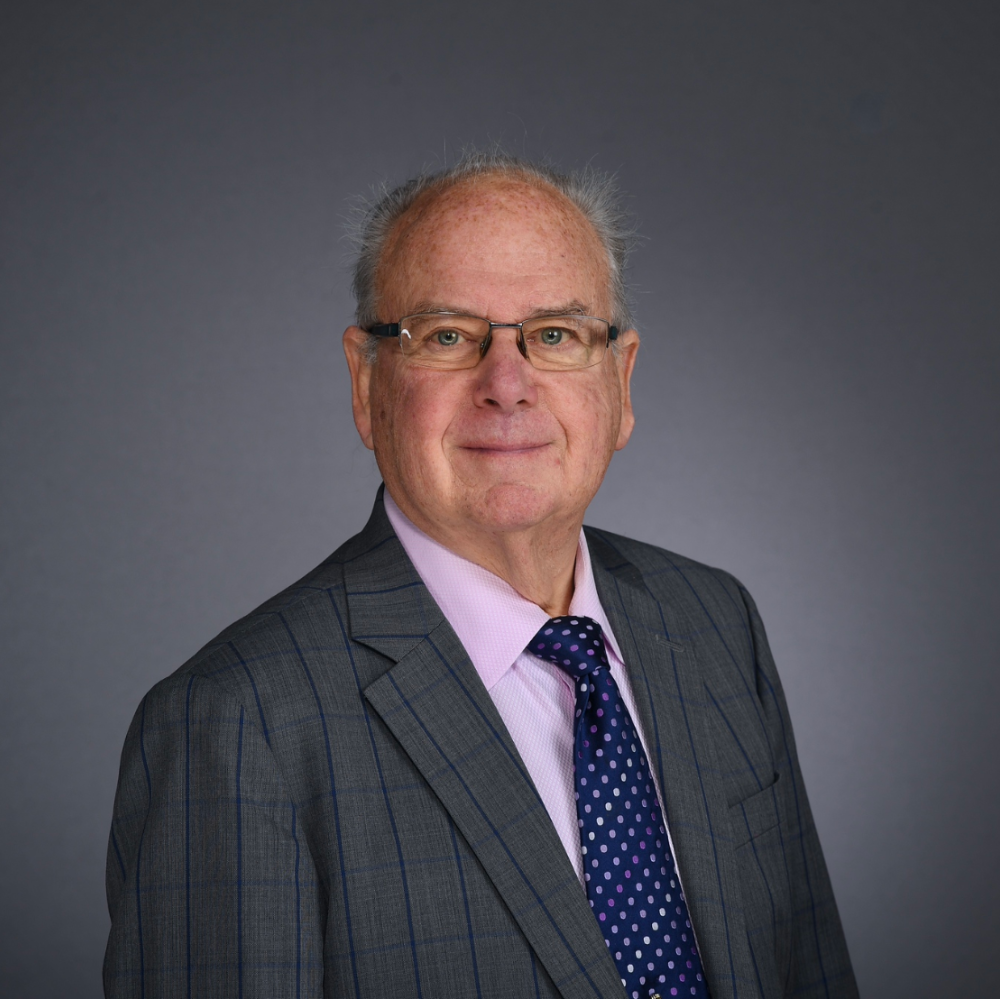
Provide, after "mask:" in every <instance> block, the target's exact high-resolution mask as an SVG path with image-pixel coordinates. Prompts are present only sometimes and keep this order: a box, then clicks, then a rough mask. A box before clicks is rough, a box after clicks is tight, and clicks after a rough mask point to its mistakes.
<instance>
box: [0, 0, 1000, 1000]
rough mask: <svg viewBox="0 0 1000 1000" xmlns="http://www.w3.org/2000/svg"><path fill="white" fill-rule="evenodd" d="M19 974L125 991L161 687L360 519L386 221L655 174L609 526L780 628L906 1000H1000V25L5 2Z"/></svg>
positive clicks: (8, 853) (673, 6) (924, 15)
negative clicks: (119, 861)
mask: <svg viewBox="0 0 1000 1000" xmlns="http://www.w3.org/2000/svg"><path fill="white" fill-rule="evenodd" d="M0 21H2V23H0V80H2V108H0V115H2V117H0V142H2V151H3V152H2V166H0V171H2V173H0V189H2V204H0V228H2V241H0V242H2V250H0V253H2V257H0V268H2V270H0V323H2V343H0V347H2V356H0V392H2V401H3V408H2V424H0V467H2V470H3V480H2V491H0V504H2V511H0V532H2V547H3V548H2V552H3V555H2V578H0V588H2V589H0V630H2V632H0V634H2V664H3V686H2V692H3V696H2V698H0V713H2V716H0V767H2V770H3V788H2V790H0V802H2V803H3V808H2V810H0V865H2V886H3V907H2V910H3V914H2V918H3V924H2V926H0V982H2V989H3V991H4V992H5V994H6V995H8V996H9V995H17V996H68V997H77V996H94V995H97V994H98V992H99V989H100V986H99V969H100V962H101V958H102V952H103V946H104V939H105V935H106V933H107V926H108V921H107V915H106V910H105V906H104V899H103V864H104V851H105V844H106V837H107V828H108V821H109V816H110V811H111V802H112V796H113V793H114V786H115V780H116V772H117V764H118V753H119V750H120V746H121V742H122V739H123V737H124V735H125V730H126V728H127V726H128V723H129V720H130V717H131V714H132V712H133V710H134V709H135V706H136V704H137V703H138V700H139V699H140V697H141V696H142V694H143V693H144V692H145V691H146V689H147V688H148V687H149V686H150V685H151V684H152V683H153V682H154V681H156V680H157V679H158V678H160V677H161V676H163V675H164V674H166V673H168V672H170V671H171V670H172V669H174V668H175V667H177V666H178V665H179V664H180V663H181V662H182V661H183V660H184V659H186V658H187V657H188V656H189V655H190V654H191V653H193V652H194V651H195V650H196V649H197V648H198V647H199V646H201V645H202V644H203V643H205V642H206V641H207V640H209V639H210V638H211V637H212V636H213V635H214V634H215V633H216V632H217V631H218V630H219V629H221V628H222V627H223V626H224V625H226V624H227V623H228V622H229V621H230V620H232V619H233V618H235V617H238V616H240V615H242V614H243V613H245V612H247V611H248V610H250V609H251V608H252V607H254V606H255V605H256V604H257V603H258V602H260V601H262V600H263V599H264V598H266V597H268V596H269V595H270V594H271V593H273V592H274V591H276V590H278V589H279V588H281V587H283V586H284V585H286V584H287V583H289V582H290V581H291V580H293V579H295V578H296V577H298V576H299V575H300V574H302V573H303V572H305V571H306V570H307V569H309V568H310V567H311V566H313V565H314V564H315V563H317V562H319V561H320V560H321V559H322V558H324V557H325V556H326V555H327V554H328V552H329V551H331V550H332V549H333V548H334V547H335V546H336V545H337V544H339V543H340V542H341V541H343V540H344V539H345V538H346V537H347V536H348V535H350V534H352V533H353V532H354V531H355V530H357V529H358V528H360V526H361V525H362V524H363V522H364V520H365V518H366V516H367V512H368V510H369V507H370V504H371V500H372V497H373V494H374V491H375V488H376V485H377V483H378V475H377V472H376V471H375V469H374V465H373V463H372V461H371V459H370V457H369V455H368V453H367V452H366V451H365V450H364V449H363V448H362V446H361V445H360V443H359V442H358V441H357V437H356V434H355V432H354V429H353V426H352V425H351V420H350V410H349V398H348V380H347V377H346V374H345V370H344V366H343V362H342V359H341V354H340V334H341V332H342V330H343V328H344V326H345V325H346V324H347V323H348V321H349V319H350V315H351V308H352V302H351V299H350V296H349V290H348V280H347V272H346V268H345V264H344V258H345V255H346V253H347V249H348V248H347V245H346V244H345V242H344V240H343V238H342V233H343V221H344V217H345V216H346V214H347V213H348V212H349V210H350V206H351V200H350V199H351V196H352V195H355V194H357V193H359V192H364V191H365V190H366V189H367V188H368V187H369V186H370V184H371V183H373V182H374V181H376V180H378V179H379V178H383V177H384V178H388V179H390V180H400V179H403V178H404V177H406V176H407V175H409V174H410V173H412V172H413V171H415V170H417V169H419V168H420V167H421V166H423V165H425V164H426V165H429V166H439V165H441V164H442V163H444V162H450V161H451V160H453V159H454V157H455V154H456V151H457V150H458V148H459V147H460V145H461V144H462V143H463V142H468V141H473V140H474V141H480V142H481V141H484V140H488V139H501V140H504V141H505V142H506V143H507V144H508V145H509V146H510V147H512V148H514V149H515V150H516V151H522V152H525V153H527V154H528V155H545V154H548V155H550V156H551V157H552V158H554V159H555V160H556V161H557V162H558V163H560V164H562V165H565V166H574V165H576V166H578V165H581V164H584V163H586V162H593V163H594V164H595V165H597V166H599V167H601V168H604V169H608V170H612V171H617V172H618V174H619V176H620V178H621V182H622V184H623V186H624V188H625V189H626V190H627V191H628V192H629V194H630V196H631V205H632V207H633V209H634V211H635V213H636V215H637V216H638V218H639V220H640V224H641V230H642V233H643V234H644V236H645V238H646V239H645V242H644V245H643V247H642V249H641V250H640V252H639V254H638V255H637V257H636V260H635V266H634V269H633V272H632V278H631V280H632V283H633V285H634V290H635V300H636V305H637V314H638V317H639V325H640V329H641V332H642V333H643V335H644V343H643V348H642V353H641V355H640V370H639V372H638V374H637V376H636V394H637V401H636V406H637V410H638V417H639V425H638V429H637V431H636V434H635V437H634V438H633V442H632V444H631V445H630V446H629V448H628V449H627V450H626V451H625V452H624V453H623V454H621V455H620V456H619V457H617V458H616V459H615V461H614V463H613V465H612V468H611V472H610V474H609V476H608V480H607V483H606V485H605V486H604V488H603V490H602V492H601V494H600V495H599V497H598V499H597V500H596V502H595V503H594V506H593V509H592V514H591V517H590V521H591V523H594V524H597V525H601V526H603V527H607V528H610V529H612V530H616V531H621V532H624V533H627V534H630V535H633V536H635V537H638V538H641V539H644V540H647V541H650V542H654V543H657V544H660V545H664V546H667V547H669V548H672V549H675V550H678V551H681V552H683V553H685V554H687V555H690V556H693V557H695V558H698V559H701V560H704V561H707V562H710V563H714V564H719V565H722V566H724V567H726V568H727V569H729V570H731V571H732V572H734V573H736V574H737V575H738V576H739V577H740V578H741V579H742V580H743V581H744V582H745V583H746V584H747V586H748V587H749V588H750V589H751V591H752V592H753V593H754V595H755V596H756V598H757V600H758V602H759V604H760V606H761V609H762V612H763V614H764V618H765V621H766V622H767V623H768V626H769V630H770V635H771V639H772V643H773V646H774V651H775V654H776V657H777V659H778V663H779V666H780V667H781V669H782V672H783V677H784V681H785V685H786V688H787V691H788V696H789V701H790V703H791V707H792V714H793V718H794V720H795V723H796V728H797V735H798V741H799V747H800V751H801V756H802V763H803V768H804V771H805V774H806V778H807V781H808V783H809V787H810V790H811V795H812V802H813V806H814V810H815V813H816V819H817V822H818V825H819V829H820V834H821V837H822V839H823V843H824V845H825V849H826V855H827V859H828V861H829V865H830V869H831V872H832V876H833V881H834V885H835V887H836V890H837V894H838V897H839V901H840V907H841V913H842V915H843V919H844V923H845V926H846V930H847V936H848V940H849V942H850V946H851V949H852V953H853V956H854V960H855V964H856V968H857V972H858V979H859V981H860V984H861V988H862V991H863V993H864V994H866V995H868V996H996V995H997V991H998V990H1000V970H998V964H997V962H996V961H994V960H993V958H994V953H995V950H996V944H995V942H996V941H997V938H998V933H1000V919H998V907H997V905H996V901H995V897H996V892H997V887H998V878H997V876H998V862H997V856H998V855H997V849H996V848H997V839H998V838H997V834H998V828H1000V805H998V798H997V795H996V787H997V776H998V769H1000V764H998V760H1000V755H998V750H1000V746H998V743H1000V741H998V736H997V726H996V721H995V720H996V711H997V704H998V701H997V695H998V688H1000V681H998V674H997V669H996V667H997V660H998V655H997V642H996V640H997V631H998V630H997V617H998V615H997V612H998V604H1000V602H998V582H997V575H996V567H997V556H998V554H1000V553H998V528H997V518H996V512H997V508H998V499H1000V498H998V493H1000V490H998V486H1000V477H998V471H997V461H996V460H997V454H998V440H997V439H998V429H1000V413H998V393H997V377H998V356H1000V352H998V336H997V326H998V322H997V320H998V315H997V311H998V310H997V301H998V296H997V272H998V249H1000V246H998V244H1000V228H998V222H1000V219H998V214H1000V213H998V193H997V191H998V181H1000V162H998V160H1000V157H998V99H1000V86H998V84H1000V80H998V75H1000V74H998V62H1000V59H998V55H997V52H998V41H1000V31H998V29H1000V5H997V4H995V3H983V4H976V3H931V4H928V3H916V2H911V3H893V2H881V3H870V2H864V3H856V4H855V3H844V2H839V3H833V2H826V3H819V4H813V3H803V2H796V3H777V2H757V3H742V2H741V3H722V4H720V3H656V4H653V3H648V4H636V3H629V2H621V0H617V2H615V3H592V2H582V0H575V2H573V3H572V4H561V3H538V2H532V3H510V2H508V3H502V4H494V5H474V4H471V3H426V2H425V3H421V4H412V3H411V4H404V3H381V4H362V3H359V2H354V3H351V4H347V3H344V4H339V3H296V2H282V3H278V2H273V3H267V4H264V3H251V2H246V0H244V2H241V3H197V4H191V3H179V2H172V3H163V4H148V3H124V2H123V3H118V4H111V5H108V4H102V3H87V4H83V3H78V2H73V3H65V4H52V3H42V2H38V0H32V2H30V3H26V4H25V3H10V2H8V3H6V4H4V5H3V7H2V9H0Z"/></svg>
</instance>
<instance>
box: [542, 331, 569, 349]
mask: <svg viewBox="0 0 1000 1000" xmlns="http://www.w3.org/2000/svg"><path fill="white" fill-rule="evenodd" d="M565 337H566V331H565V330H562V329H560V328H559V327H558V326H547V327H545V329H543V330H539V331H538V342H539V343H540V344H541V345H542V346H543V347H555V346H556V345H557V344H561V343H562V342H563V340H564V339H565Z"/></svg>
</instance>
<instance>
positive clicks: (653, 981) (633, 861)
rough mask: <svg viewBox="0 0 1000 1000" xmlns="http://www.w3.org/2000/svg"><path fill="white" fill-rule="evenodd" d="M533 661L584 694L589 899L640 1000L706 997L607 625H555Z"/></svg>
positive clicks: (579, 733) (583, 814) (579, 807)
mask: <svg viewBox="0 0 1000 1000" xmlns="http://www.w3.org/2000/svg"><path fill="white" fill-rule="evenodd" d="M528 652H531V653H534V654H535V656H538V657H540V658H541V659H543V660H550V661H551V662H552V663H555V664H558V666H560V667H561V668H562V669H563V670H565V671H566V673H568V674H569V675H570V677H572V678H573V681H574V683H575V685H576V739H575V747H574V753H575V761H574V764H575V767H574V773H575V778H576V812H577V817H578V822H579V826H580V844H581V849H582V851H583V867H584V879H585V880H586V886H587V898H588V899H589V900H590V905H591V907H592V908H593V910H594V915H595V916H596V917H597V920H598V922H599V924H600V927H601V930H602V931H603V932H604V943H605V944H606V945H607V946H608V948H609V950H610V951H611V954H612V955H613V956H614V960H615V964H616V965H617V966H618V972H619V974H620V975H621V977H622V985H623V986H624V987H625V992H626V993H627V994H628V996H630V997H655V996H663V997H668V996H669V997H678V996H680V997H704V996H707V993H706V991H705V979H704V976H703V974H702V969H701V959H700V958H699V957H698V949H697V947H696V946H695V940H694V933H693V932H692V930H691V919H690V917H689V916H688V910H687V905H686V903H685V902H684V896H683V895H682V893H681V888H680V879H679V878H678V876H677V869H676V868H675V867H674V861H673V858H672V857H671V856H670V842H669V840H668V839H667V831H666V825H665V823H664V820H663V817H662V815H661V812H660V803H659V801H658V799H657V797H656V786H655V785H654V784H653V776H652V773H651V772H650V769H649V764H648V762H647V761H646V756H645V753H644V752H643V749H642V744H641V743H640V742H639V734H638V732H637V731H636V728H635V724H634V723H633V722H632V717H631V716H630V715H629V712H628V709H627V708H626V707H625V704H624V702H623V701H622V699H621V696H620V694H619V692H618V685H617V684H615V681H614V678H613V677H612V676H611V670H610V668H609V665H608V657H607V654H606V652H605V649H604V638H603V636H602V634H601V626H600V625H599V624H598V623H597V622H595V621H594V620H593V619H592V618H585V617H583V616H582V615H578V616H576V617H571V616H565V617H562V618H550V619H549V621H548V622H546V623H545V625H544V626H543V627H542V628H541V629H540V630H539V632H538V634H537V635H536V636H535V638H534V639H532V640H531V642H530V643H529V645H528Z"/></svg>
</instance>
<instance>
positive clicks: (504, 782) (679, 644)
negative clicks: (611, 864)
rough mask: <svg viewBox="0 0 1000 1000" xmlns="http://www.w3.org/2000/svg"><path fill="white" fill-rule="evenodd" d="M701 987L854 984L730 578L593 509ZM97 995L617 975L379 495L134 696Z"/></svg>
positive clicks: (574, 993)
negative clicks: (612, 528) (291, 577)
mask: <svg viewBox="0 0 1000 1000" xmlns="http://www.w3.org/2000/svg"><path fill="white" fill-rule="evenodd" d="M587 538H588V542H589V545H590V551H591V554H592V558H593V563H594V576H595V579H596V582H597V588H598V592H599V594H600V597H601V602H602V604H603V606H604V608H605V610H606V612H607V614H608V618H609V620H610V622H611V624H612V627H613V629H614V633H615V636H616V637H617V639H618V640H619V643H620V644H621V647H622V652H623V654H624V657H625V662H626V664H627V667H628V670H629V672H630V674H631V677H632V686H633V689H634V691H635V697H636V702H637V704H638V710H639V712H640V714H641V716H642V723H643V726H644V728H645V732H646V733H647V734H648V736H649V740H650V742H651V744H652V745H651V747H650V750H651V753H652V757H653V763H654V766H655V767H656V768H657V769H658V773H659V779H660V783H661V787H662V788H663V789H664V796H665V799H666V801H665V803H664V806H665V812H666V815H667V818H668V822H669V824H670V831H671V834H672V837H673V841H674V845H675V850H676V855H677V862H678V865H679V868H680V871H681V875H682V878H683V879H684V884H685V887H686V890H687V900H688V905H689V907H690V911H691V916H692V920H693V923H694V927H695V931H696V933H697V936H698V941H699V944H700V948H701V955H702V960H703V963H704V966H705V970H706V976H707V982H708V987H709V992H710V995H711V996H717V997H724V996H748V997H749V996H757V997H759V996H767V997H776V996H785V995H788V996H791V995H795V996H856V995H857V994H856V992H855V990H856V987H855V984H854V979H853V976H852V973H851V966H850V960H849V958H848V955H847V949H846V946H845V944H844V938H843V934H842V932H841V928H840V922H839V919H838V916H837V909H836V905H835V903H834V899H833V895H832V893H831V889H830V883H829V879H828V877H827V872H826V867H825V865H824V863H823V857H822V853H821V851H820V846H819V841H818V840H817V837H816V831H815V829H814V827H813V822H812V817H811V815H810V811H809V805H808V802H807V800H806V793H805V789H804V787H803V785H802V779H801V776H800V774H799V766H798V762H797V760H796V755H795V747H794V743H793V739H792V731H791V727H790V725H789V720H788V714H787V711H786V707H785V702H784V698H783V696H782V692H781V687H780V684H779V682H778V677H777V674H776V673H775V669H774V664H773V662H772V660H771V655H770V653H769V651H768V647H767V640H766V638H765V636H764V629H763V626H762V625H761V622H760V619H759V618H758V616H757V612H756V609H755V608H754V605H753V602H752V600H751V599H750V596H749V595H748V594H747V592H746V591H745V590H743V588H742V587H741V586H740V585H739V583H737V582H736V581H735V580H734V579H733V578H732V577H730V576H728V575H727V574H725V573H723V572H721V571H719V570H715V569H711V568H709V567H706V566H702V565H699V564H698V563H694V562H691V561H690V560H687V559H683V558H680V557H678V556H675V555H672V554H670V553H668V552H665V551H663V550H661V549H657V548H654V547H652V546H649V545H644V544H641V543H638V542H634V541H631V540H629V539H626V538H621V537H619V536H616V535H611V534H608V533H606V532H603V531H595V530H591V529H588V531H587ZM107 883H108V900H109V906H110V910H111V917H112V930H111V937H110V940H109V942H108V949H107V956H106V959H105V972H104V974H105V988H106V991H107V994H108V995H109V996H211V997H218V996H236V995H246V996H272V997H279V996H324V995H325V996H377V997H472V996H495V997H557V996H563V997H620V996H623V995H624V994H623V990H622V985H621V980H620V979H619V977H618V974H617V971H616V969H615V965H614V962H613V961H612V959H611V956H610V954H609V952H608V949H607V948H606V947H605V944H604V941H603V938H602V935H601V932H600V930H599V928H598V924H597V922H596V921H595V920H594V918H593V916H592V913H591V910H590V907H589V905H588V903H587V898H586V895H585V894H584V891H583V889H582V888H581V886H580V883H579V882H578V881H577V878H576V875H575V874H574V871H573V868H572V866H571V864H570V862H569V859H568V858H567V857H566V854H565V852H564V851H563V848H562V845H561V844H560V842H559V838H558V837H557V835H556V832H555V829H554V828H553V826H552V823H551V822H550V820H549V818H548V815H547V813H546V811H545V808H544V806H543V805H542V803H541V800H540V799H539V797H538V794H537V792H536V791H535V788H534V786H533V785H532V782H531V779H530V778H529V776H528V774H527V771H526V770H525V767H524V764H523V762H522V761H521V759H520V757H519V755H518V752H517V749H516V748H515V746H514V744H513V742H512V741H511V739H510V736H509V735H508V733H507V731H506V729H505V727H504V725H503V723H502V721H501V720H500V717H499V715H498V713H497V711H496V709H495V707H494V705H493V703H492V701H491V700H490V697H489V695H488V693H487V692H486V689H485V688H484V687H483V684H482V682H481V681H480V679H479V675H478V674H477V673H476V670H475V668H474V667H473V665H472V663H471V662H470V660H469V658H468V656H467V654H466V652H465V650H464V649H463V647H462V645H461V644H460V643H459V641H458V639H457V637H456V636H455V633H454V632H453V630H452V629H451V627H450V626H449V624H448V622H447V621H446V620H445V619H444V617H443V615H442V613H441V611H440V609H439V608H438V607H437V605H436V604H435V603H434V601H433V600H432V599H431V597H430V595H429V593H428V592H427V589H426V587H425V586H424V584H423V582H422V581H421V580H420V578H419V577H418V576H417V574H416V572H415V570H414V568H413V565H412V564H411V563H410V561H409V559H408V558H407V556H406V554H405V552H404V550H403V548H402V546H401V545H400V543H399V541H398V539H397V538H396V536H395V534H394V532H393V530H392V527H391V526H390V524H389V521H388V519H387V518H386V515H385V509H384V507H383V505H382V500H381V494H380V496H379V498H378V500H377V501H376V504H375V508H374V511H373V513H372V517H371V519H370V521H369V522H368V525H367V526H366V527H365V529H364V531H362V532H361V533H360V534H359V535H357V536H355V537H354V538H352V539H351V540H350V541H349V542H347V543H346V544H345V545H344V546H342V547H341V548H340V549H339V550H338V551H337V552H336V553H334V555H332V556H331V557H330V558H329V559H328V560H327V561H326V562H324V563H323V564H322V565H320V566H319V567H318V568H317V569H316V570H314V571H313V572H312V573H310V574H309V575H308V576H306V577H305V578H304V579H302V580H301V581H299V582H298V583H297V584H295V585H294V586H292V587H290V588H289V589H288V590H286V591H285V592H284V593H282V594H280V595H278V596H277V597H275V598H274V599H273V600H271V601H269V602H268V603H267V604H265V605H263V606H262V607H261V608H259V609H258V610H257V611H255V612H253V613H252V614H250V615H248V616H247V617H246V618H244V619H242V620H241V621H239V622H237V623H236V624H235V625H233V626H231V627H230V628H228V629H227V630H226V631H225V632H223V633H222V635H220V636H219V637H218V638H217V639H216V640H215V641H213V642H212V643H210V644H209V645H208V646H207V647H205V649H203V650H202V651H201V652H200V653H198V654H197V655H196V656H195V657H194V658H193V659H192V660H190V661H189V662H188V663H186V664H185V665H184V666H183V667H181V668H180V670H178V671H177V672H176V673H175V674H173V675H172V676H170V677H168V678H166V680H164V681H162V682H161V683H159V684H158V685H156V687H154V688H153V690H152V691H150V693H149V694H148V695H147V696H146V698H145V699H144V700H143V702H142V704H141V705H140V707H139V709H138V711H137V713H136V716H135V720H134V722H133V724H132V727H131V729H130V730H129V734H128V738H127V740H126V744H125V749H124V752H123V756H122V766H121V776H120V780H119V786H118V795H117V799H116V802H115V813H114V821H113V824H112V830H111V838H110V847H109V851H108V869H107Z"/></svg>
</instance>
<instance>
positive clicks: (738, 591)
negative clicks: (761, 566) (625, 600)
mask: <svg viewBox="0 0 1000 1000" xmlns="http://www.w3.org/2000/svg"><path fill="white" fill-rule="evenodd" d="M585 531H586V535H587V544H588V545H589V547H590V553H591V558H592V559H594V560H597V561H598V562H599V563H600V564H601V566H602V567H603V568H604V569H606V570H607V571H608V572H610V573H613V574H616V575H619V576H625V577H627V578H630V579H631V580H632V582H634V583H636V584H639V585H641V586H644V587H645V588H646V589H647V590H649V592H650V593H651V594H652V595H653V597H655V598H657V599H658V600H662V599H666V600H668V601H671V602H672V603H677V602H678V601H681V602H683V603H687V602H688V601H690V600H695V601H696V602H697V600H698V599H699V598H701V599H702V600H704V599H705V598H713V599H715V598H718V597H725V598H726V601H725V603H727V604H729V605H730V606H732V602H733V601H735V602H736V605H737V606H738V607H739V608H740V609H741V610H742V612H743V614H744V615H745V613H746V609H745V607H744V604H745V600H746V598H747V597H748V596H749V595H748V594H747V590H746V588H745V587H744V586H743V584H742V583H741V582H740V581H739V580H738V579H737V578H736V577H735V576H733V575H732V574H731V573H728V572H727V571H726V570H724V569H720V568H719V567H717V566H709V565H708V564H707V563H703V562H698V560H696V559H691V558H689V557H688V556H683V555H680V554H679V553H677V552H671V551H670V550H669V549H664V548H660V547H659V546H658V545H651V544H650V543H648V542H640V541H637V540H636V539H634V538H627V537H626V536H625V535H617V534H615V533H614V532H611V531H604V530H603V529H600V528H590V527H588V528H586V529H585Z"/></svg>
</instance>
